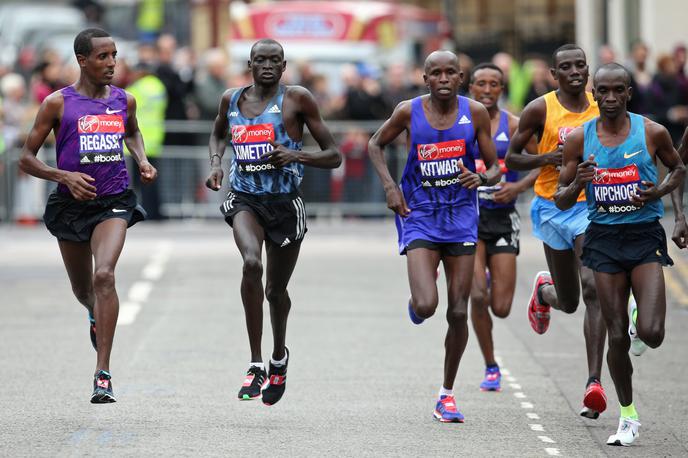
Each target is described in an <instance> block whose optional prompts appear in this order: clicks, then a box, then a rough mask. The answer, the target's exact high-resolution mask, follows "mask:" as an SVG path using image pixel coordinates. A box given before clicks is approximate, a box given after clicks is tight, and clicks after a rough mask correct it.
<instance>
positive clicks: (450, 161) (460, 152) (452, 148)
mask: <svg viewBox="0 0 688 458" xmlns="http://www.w3.org/2000/svg"><path fill="white" fill-rule="evenodd" d="M417 153H418V163H419V167H420V173H421V177H422V184H423V187H424V188H442V187H446V186H452V185H458V184H459V175H461V169H460V168H459V164H462V157H463V156H465V155H466V142H465V140H463V139H461V140H451V141H448V142H440V143H426V144H422V145H418V150H417Z"/></svg>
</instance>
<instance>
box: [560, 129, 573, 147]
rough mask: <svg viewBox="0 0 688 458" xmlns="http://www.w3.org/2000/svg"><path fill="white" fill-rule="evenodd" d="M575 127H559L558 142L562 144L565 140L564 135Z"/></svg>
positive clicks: (567, 134) (566, 135)
mask: <svg viewBox="0 0 688 458" xmlns="http://www.w3.org/2000/svg"><path fill="white" fill-rule="evenodd" d="M574 129H575V127H560V128H559V144H560V145H563V144H564V143H565V142H566V137H568V136H569V134H570V133H571V132H572V131H573V130H574Z"/></svg>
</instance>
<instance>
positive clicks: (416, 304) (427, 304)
mask: <svg viewBox="0 0 688 458" xmlns="http://www.w3.org/2000/svg"><path fill="white" fill-rule="evenodd" d="M413 310H414V312H415V313H416V315H418V316H419V317H420V318H423V319H426V318H430V317H431V316H433V315H434V314H435V310H437V301H436V300H423V299H416V298H415V297H414V298H413Z"/></svg>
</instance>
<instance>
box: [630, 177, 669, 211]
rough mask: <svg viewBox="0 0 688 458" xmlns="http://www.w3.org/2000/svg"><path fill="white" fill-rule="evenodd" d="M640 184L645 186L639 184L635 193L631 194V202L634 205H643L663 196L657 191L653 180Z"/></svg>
mask: <svg viewBox="0 0 688 458" xmlns="http://www.w3.org/2000/svg"><path fill="white" fill-rule="evenodd" d="M640 185H641V186H644V188H641V187H640V186H638V188H637V189H636V190H635V193H631V194H630V197H631V198H630V200H631V203H633V204H634V205H637V206H639V207H642V206H643V205H644V204H645V202H650V201H653V200H657V199H659V198H660V197H661V196H660V195H659V194H658V192H657V186H655V184H654V183H653V182H651V181H641V182H640Z"/></svg>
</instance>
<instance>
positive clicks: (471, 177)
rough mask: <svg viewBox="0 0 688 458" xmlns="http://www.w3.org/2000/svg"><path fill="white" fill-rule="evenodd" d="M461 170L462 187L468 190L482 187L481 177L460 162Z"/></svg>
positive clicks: (460, 180) (460, 182)
mask: <svg viewBox="0 0 688 458" xmlns="http://www.w3.org/2000/svg"><path fill="white" fill-rule="evenodd" d="M459 169H461V175H459V184H461V186H463V187H464V188H466V189H477V188H478V186H480V184H481V182H482V180H480V176H478V174H477V173H474V172H471V171H470V170H468V169H467V168H466V166H465V165H463V162H462V161H459Z"/></svg>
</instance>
